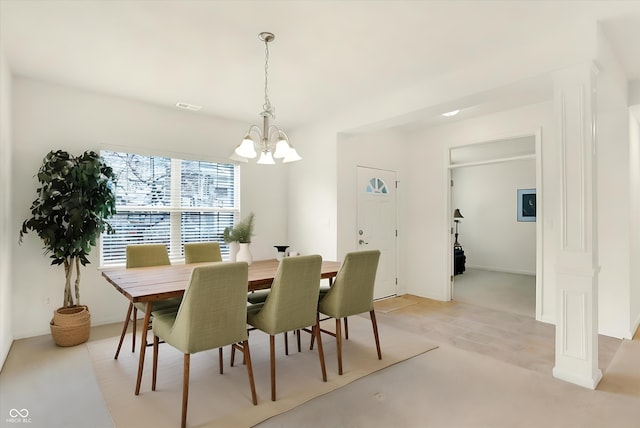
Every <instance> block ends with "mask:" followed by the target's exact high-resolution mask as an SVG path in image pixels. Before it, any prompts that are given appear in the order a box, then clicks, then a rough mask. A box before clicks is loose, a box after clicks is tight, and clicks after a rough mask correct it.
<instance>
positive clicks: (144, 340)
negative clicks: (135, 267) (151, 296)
mask: <svg viewBox="0 0 640 428" xmlns="http://www.w3.org/2000/svg"><path fill="white" fill-rule="evenodd" d="M152 305H153V304H152V303H151V302H147V310H146V311H145V312H144V322H143V323H142V337H141V339H142V340H140V360H139V361H138V379H137V380H136V395H140V384H141V383H142V369H144V351H145V350H146V349H147V330H148V329H149V320H150V319H151V310H152Z"/></svg>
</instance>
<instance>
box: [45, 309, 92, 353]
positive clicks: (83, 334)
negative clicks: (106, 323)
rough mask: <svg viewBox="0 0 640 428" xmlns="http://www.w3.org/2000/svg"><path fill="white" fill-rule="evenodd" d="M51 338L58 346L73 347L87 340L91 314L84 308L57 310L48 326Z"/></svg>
mask: <svg viewBox="0 0 640 428" xmlns="http://www.w3.org/2000/svg"><path fill="white" fill-rule="evenodd" d="M49 326H50V327H51V336H53V341H54V342H55V343H56V345H58V346H75V345H79V344H81V343H84V342H86V341H87V340H89V333H90V332H91V314H90V313H89V308H88V307H86V306H76V307H72V308H58V309H56V310H55V311H54V312H53V319H52V320H51V323H50V325H49Z"/></svg>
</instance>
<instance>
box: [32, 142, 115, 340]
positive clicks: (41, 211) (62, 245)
mask: <svg viewBox="0 0 640 428" xmlns="http://www.w3.org/2000/svg"><path fill="white" fill-rule="evenodd" d="M37 177H38V182H39V183H40V187H39V188H38V189H37V190H36V193H37V195H38V197H37V198H36V200H34V201H33V203H32V204H31V217H30V218H28V219H26V220H25V221H24V222H23V223H22V228H21V230H20V242H21V243H22V239H23V237H24V235H25V234H26V233H28V232H29V231H33V232H36V234H37V235H38V236H39V237H40V239H41V240H42V242H43V243H44V246H43V249H44V250H45V254H50V258H51V264H52V265H63V266H64V273H65V287H64V299H63V303H62V307H61V308H58V309H56V310H55V311H54V317H53V319H52V320H51V323H50V327H51V334H52V336H53V339H54V341H55V342H56V344H57V345H58V346H74V345H78V344H80V343H84V342H86V341H87V340H88V339H89V331H90V327H91V321H90V314H89V310H88V308H87V307H86V306H82V305H80V265H82V266H85V265H87V264H89V260H88V259H87V255H88V254H89V253H90V252H91V248H92V247H94V246H95V245H96V243H97V240H98V237H99V236H100V233H102V232H105V231H106V232H109V233H112V232H113V228H112V227H111V225H110V224H109V223H108V222H107V221H106V219H108V218H109V217H111V216H112V215H114V214H115V212H116V208H115V193H114V190H113V181H114V180H115V175H114V173H113V170H112V169H111V168H110V167H109V166H107V165H106V164H104V163H103V161H102V159H101V158H100V155H99V154H97V153H95V152H93V151H86V152H84V153H83V154H82V155H80V156H77V157H76V156H72V155H70V154H69V153H67V152H65V151H62V150H57V151H51V152H49V153H48V154H47V156H46V157H45V158H44V160H43V164H42V166H41V167H40V169H39V171H38V175H37ZM74 271H75V272H74ZM74 273H75V279H74ZM72 282H73V283H74V291H75V293H72V292H71V283H72ZM74 296H75V300H74Z"/></svg>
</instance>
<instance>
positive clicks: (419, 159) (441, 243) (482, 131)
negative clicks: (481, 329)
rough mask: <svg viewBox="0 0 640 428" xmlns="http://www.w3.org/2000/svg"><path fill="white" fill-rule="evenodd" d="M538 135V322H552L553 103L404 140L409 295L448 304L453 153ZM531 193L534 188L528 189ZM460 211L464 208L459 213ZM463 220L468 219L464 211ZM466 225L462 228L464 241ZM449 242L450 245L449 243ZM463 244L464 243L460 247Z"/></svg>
mask: <svg viewBox="0 0 640 428" xmlns="http://www.w3.org/2000/svg"><path fill="white" fill-rule="evenodd" d="M539 129H541V130H542V131H541V135H542V155H541V156H542V164H543V177H542V182H543V186H542V188H538V190H537V191H538V193H537V198H538V203H539V204H542V205H543V206H544V207H545V208H544V213H543V216H544V217H543V218H538V221H542V228H543V232H542V234H543V242H542V246H543V248H542V250H543V254H544V257H543V260H542V263H543V272H542V282H543V289H542V298H541V301H542V308H541V309H540V313H541V320H543V321H547V322H553V320H554V318H555V275H554V273H553V271H552V269H553V263H554V262H555V255H556V248H558V247H559V244H558V236H557V235H558V232H557V230H556V227H557V226H556V225H557V224H558V221H557V212H559V210H558V203H559V195H558V192H557V189H556V188H557V186H554V185H553V183H557V182H558V181H559V177H558V170H559V168H558V165H557V156H556V153H555V152H556V150H557V147H555V145H554V141H553V132H552V130H553V106H552V103H551V102H546V103H540V104H535V105H530V106H526V107H522V108H517V109H513V110H508V111H504V112H501V113H496V114H491V115H487V116H483V117H478V118H474V119H469V120H465V121H460V122H455V123H453V124H451V125H443V126H439V127H434V128H430V129H427V130H424V131H419V132H415V133H413V134H411V135H408V137H407V140H406V141H407V142H406V144H407V153H406V155H405V156H406V158H405V161H406V162H407V165H408V166H407V169H406V171H405V178H404V181H405V185H404V186H403V188H404V190H405V199H406V210H407V212H406V213H405V214H404V215H405V219H404V221H405V222H406V225H405V228H407V229H408V230H411V237H412V239H408V240H405V241H403V242H402V244H401V245H402V246H403V250H402V253H403V254H405V255H406V258H407V260H408V261H407V263H406V272H404V273H405V275H406V277H407V278H406V282H407V284H408V286H409V287H408V289H407V292H409V293H411V294H416V295H419V296H424V297H429V298H434V299H439V300H447V297H448V296H447V290H448V286H449V265H450V261H449V259H448V257H449V255H448V248H449V243H450V236H449V230H450V229H449V228H450V227H451V226H453V221H452V218H451V213H449V212H448V206H449V203H448V201H447V186H448V185H449V183H448V178H449V175H448V171H447V165H448V157H447V152H448V150H449V148H451V147H457V146H464V145H468V144H472V143H481V142H486V141H493V140H502V139H505V138H509V137H514V136H522V135H533V134H535V133H536V132H537V131H538V130H539ZM531 187H535V186H531ZM460 208H461V209H462V207H460ZM463 215H465V217H467V216H468V214H466V213H465V212H464V211H463ZM465 224H466V223H462V227H463V229H461V233H462V238H463V241H464V239H465V238H464V237H465V235H464V234H465V233H466V232H465V230H466V229H464V227H466V226H465ZM451 242H452V241H451ZM463 243H464V242H463Z"/></svg>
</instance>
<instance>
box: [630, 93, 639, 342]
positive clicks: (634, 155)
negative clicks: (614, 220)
mask: <svg viewBox="0 0 640 428" xmlns="http://www.w3.org/2000/svg"><path fill="white" fill-rule="evenodd" d="M638 101H639V102H640V100H638ZM629 169H630V172H631V184H630V189H629V190H630V192H629V200H630V203H631V215H630V217H629V228H630V231H631V242H630V245H631V248H630V252H629V256H630V259H631V261H632V262H631V272H630V281H629V282H630V286H631V290H630V294H631V297H630V302H629V304H630V314H631V316H630V321H631V328H630V330H631V332H633V331H635V330H636V329H637V328H638V325H640V263H638V262H637V261H638V260H640V221H638V219H640V104H638V105H636V106H634V107H632V113H631V115H630V117H629Z"/></svg>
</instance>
